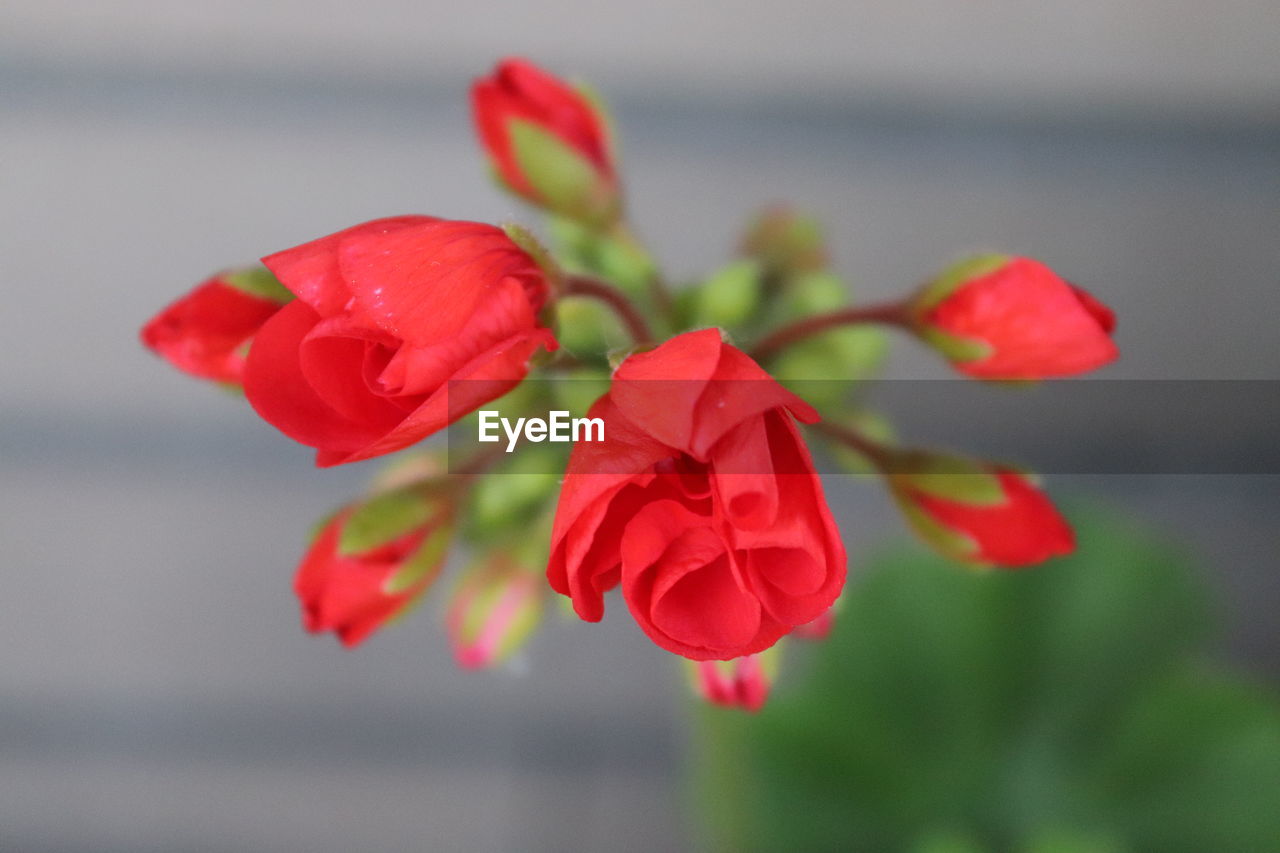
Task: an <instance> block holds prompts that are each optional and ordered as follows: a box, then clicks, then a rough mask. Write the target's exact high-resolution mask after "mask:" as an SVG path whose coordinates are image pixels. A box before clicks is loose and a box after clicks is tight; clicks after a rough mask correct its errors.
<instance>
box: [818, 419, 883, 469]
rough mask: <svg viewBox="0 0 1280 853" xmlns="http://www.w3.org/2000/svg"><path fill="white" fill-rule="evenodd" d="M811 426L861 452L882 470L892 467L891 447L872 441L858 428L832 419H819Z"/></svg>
mask: <svg viewBox="0 0 1280 853" xmlns="http://www.w3.org/2000/svg"><path fill="white" fill-rule="evenodd" d="M809 426H810V428H812V429H814V430H816V431H818V432H820V433H822V434H823V435H825V436H826V437H827V438H830V439H832V440H833V441H838V442H839V443H841V444H843V445H845V446H846V447H849V448H852V449H853V450H855V451H857V452H858V453H861V454H862V455H863V456H865V457H867V459H868V460H870V462H871V464H872V465H874V466H875V467H876V468H878V469H880V470H881V471H888V470H889V468H891V467H892V465H891V461H892V460H891V456H892V452H891V451H890V450H889V448H887V447H885V446H884V445H883V444H879V443H878V442H875V441H872V440H871V439H869V438H867V437H866V436H865V435H863V434H862V433H860V432H858V431H857V430H852V429H849V427H845V426H841V425H840V424H836V423H832V422H831V421H819V422H818V423H816V424H809Z"/></svg>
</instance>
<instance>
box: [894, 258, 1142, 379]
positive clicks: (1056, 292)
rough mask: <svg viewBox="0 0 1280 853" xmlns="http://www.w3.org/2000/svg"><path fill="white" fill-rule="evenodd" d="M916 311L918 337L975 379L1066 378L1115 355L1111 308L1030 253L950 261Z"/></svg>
mask: <svg viewBox="0 0 1280 853" xmlns="http://www.w3.org/2000/svg"><path fill="white" fill-rule="evenodd" d="M915 312H916V317H917V320H916V322H917V324H918V326H919V328H920V330H921V333H922V334H923V335H924V337H925V338H926V339H927V340H929V341H930V342H931V343H933V344H934V345H935V346H937V347H938V348H939V349H940V350H941V351H942V352H943V353H944V354H945V355H946V356H947V357H948V358H950V359H951V361H952V362H953V363H954V364H955V366H956V369H957V370H960V371H961V372H962V373H966V374H968V375H970V376H974V377H978V378H980V379H1043V378H1048V377H1054V376H1070V375H1074V374H1077V373H1084V372H1086V371H1089V370H1093V369H1095V368H1098V367H1101V366H1102V365H1104V364H1107V363H1109V362H1111V361H1114V360H1115V358H1116V357H1117V356H1118V355H1119V350H1117V349H1116V345H1115V343H1114V342H1113V341H1112V340H1111V332H1112V331H1114V329H1115V325H1116V318H1115V314H1114V313H1112V311H1111V309H1110V308H1108V307H1107V306H1105V305H1103V304H1102V303H1101V302H1099V301H1098V300H1097V299H1096V298H1094V297H1093V296H1092V295H1090V294H1089V293H1087V292H1086V291H1084V290H1082V289H1081V288H1078V287H1075V286H1074V285H1072V284H1069V283H1068V282H1066V281H1064V280H1063V279H1061V278H1059V277H1058V275H1057V274H1056V273H1054V271H1053V270H1051V269H1049V268H1048V267H1047V266H1045V265H1044V264H1042V263H1040V262H1039V261H1034V260H1032V259H1030V258H1017V257H1007V256H1004V255H986V256H981V257H977V258H972V259H969V260H967V261H964V262H962V263H960V264H957V265H956V266H955V267H953V268H952V269H951V270H950V271H948V272H946V273H944V274H943V275H942V276H940V277H939V278H938V280H937V281H936V282H935V283H934V284H933V285H931V286H929V287H928V288H926V289H925V290H924V291H923V293H922V294H921V295H920V297H919V298H918V299H917V302H916V306H915Z"/></svg>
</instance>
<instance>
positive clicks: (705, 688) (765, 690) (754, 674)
mask: <svg viewBox="0 0 1280 853" xmlns="http://www.w3.org/2000/svg"><path fill="white" fill-rule="evenodd" d="M771 654H772V653H771V652H766V653H764V654H759V655H747V656H746V657H740V658H735V659H733V660H730V661H715V660H702V661H697V662H694V663H690V664H689V665H690V666H691V667H692V668H693V673H692V675H693V689H694V692H695V693H697V695H698V696H700V697H701V698H702V699H703V700H704V701H706V702H710V703H711V704H712V705H720V706H721V707H725V708H741V709H742V710H744V711H753V712H754V711H759V710H760V709H761V708H763V707H764V703H765V700H767V699H768V698H769V691H770V689H772V687H773V679H774V669H775V668H776V664H775V663H774V661H772V660H770V659H768V658H769V657H770V655H771Z"/></svg>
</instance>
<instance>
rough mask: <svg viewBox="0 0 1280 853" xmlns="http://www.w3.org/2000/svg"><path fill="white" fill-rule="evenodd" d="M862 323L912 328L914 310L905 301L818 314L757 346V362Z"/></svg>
mask: <svg viewBox="0 0 1280 853" xmlns="http://www.w3.org/2000/svg"><path fill="white" fill-rule="evenodd" d="M859 323H877V324H880V325H882V326H900V327H902V328H904V329H909V328H911V311H910V308H909V306H908V305H907V303H905V302H884V303H881V304H879V305H867V306H864V307H858V308H842V309H840V310H839V311H832V312H830V313H828V314H815V315H814V316H812V317H806V318H804V319H803V320H797V321H796V322H794V323H792V324H791V325H789V326H783V327H782V328H781V329H778V330H777V331H776V332H774V333H773V334H771V335H769V336H767V337H766V338H765V339H764V340H762V341H760V343H758V344H756V346H755V349H754V350H753V351H752V353H751V356H752V358H754V359H755V360H756V361H763V360H764V359H767V358H768V357H769V356H771V355H773V354H775V353H776V352H777V351H778V350H780V349H783V348H784V347H787V346H790V345H791V344H794V343H795V342H796V341H802V340H804V339H805V338H808V337H812V336H813V335H817V334H821V333H822V332H825V331H827V330H828V329H834V328H836V327H837V326H851V325H856V324H859Z"/></svg>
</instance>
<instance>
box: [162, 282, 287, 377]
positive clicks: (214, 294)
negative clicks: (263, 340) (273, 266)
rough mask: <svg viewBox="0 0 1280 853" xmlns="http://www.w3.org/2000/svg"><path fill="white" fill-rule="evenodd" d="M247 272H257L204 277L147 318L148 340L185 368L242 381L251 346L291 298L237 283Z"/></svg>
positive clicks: (195, 372) (199, 374)
mask: <svg viewBox="0 0 1280 853" xmlns="http://www.w3.org/2000/svg"><path fill="white" fill-rule="evenodd" d="M261 273H262V275H264V276H267V277H268V278H269V277H270V274H269V273H267V272H266V270H262V271H261ZM244 275H253V273H252V272H245V273H220V274H218V275H215V276H213V277H212V278H210V279H208V280H207V281H204V282H202V283H201V284H200V285H199V286H197V287H196V288H195V289H194V290H192V291H191V292H190V293H188V294H187V295H186V296H183V297H182V298H181V299H179V300H177V301H176V302H174V303H173V304H172V305H170V306H169V307H167V308H165V309H164V310H163V311H161V312H160V313H159V314H157V315H156V316H154V317H152V318H151V319H150V320H149V321H147V324H146V325H145V326H143V327H142V335H141V337H142V342H143V343H144V344H146V345H147V346H148V347H149V348H150V349H152V350H154V351H155V352H156V353H157V354H159V355H160V356H162V357H163V358H164V359H166V360H167V361H168V362H169V363H170V364H172V365H173V366H174V367H176V368H178V369H179V370H181V371H183V372H185V373H190V374H191V375H192V376H198V377H200V378H201V379H211V380H213V381H214V382H226V383H229V384H233V385H239V384H240V383H241V382H242V381H243V377H244V363H245V348H246V345H247V344H248V343H249V341H250V340H251V339H252V338H253V336H254V335H255V334H256V333H257V331H258V329H259V328H261V327H262V324H263V323H265V322H266V321H267V320H268V319H270V318H271V316H272V315H274V314H275V313H276V312H277V311H279V310H280V306H281V305H283V304H284V302H285V301H287V300H281V299H273V298H269V297H268V296H265V295H261V294H258V293H251V292H249V291H248V290H245V289H244V288H243V287H238V286H236V283H235V282H236V280H237V276H244ZM288 295H289V294H288V293H285V294H284V296H286V297H287V296H288Z"/></svg>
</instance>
